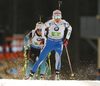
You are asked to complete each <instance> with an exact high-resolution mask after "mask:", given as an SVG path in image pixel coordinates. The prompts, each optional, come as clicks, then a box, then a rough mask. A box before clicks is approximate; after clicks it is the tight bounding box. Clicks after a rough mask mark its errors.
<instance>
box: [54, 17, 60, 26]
mask: <svg viewBox="0 0 100 86" xmlns="http://www.w3.org/2000/svg"><path fill="white" fill-rule="evenodd" d="M54 20H55V22H56V23H57V24H58V23H59V22H60V20H61V16H55V17H54Z"/></svg>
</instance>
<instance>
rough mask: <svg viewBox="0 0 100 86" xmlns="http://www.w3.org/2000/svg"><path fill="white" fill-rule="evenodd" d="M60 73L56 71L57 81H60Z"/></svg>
mask: <svg viewBox="0 0 100 86" xmlns="http://www.w3.org/2000/svg"><path fill="white" fill-rule="evenodd" d="M59 73H60V72H59V71H58V70H57V71H56V75H55V80H60V78H59Z"/></svg>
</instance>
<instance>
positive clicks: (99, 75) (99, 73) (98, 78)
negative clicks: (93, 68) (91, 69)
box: [96, 69, 100, 80]
mask: <svg viewBox="0 0 100 86" xmlns="http://www.w3.org/2000/svg"><path fill="white" fill-rule="evenodd" d="M96 80H100V69H98V70H97V79H96Z"/></svg>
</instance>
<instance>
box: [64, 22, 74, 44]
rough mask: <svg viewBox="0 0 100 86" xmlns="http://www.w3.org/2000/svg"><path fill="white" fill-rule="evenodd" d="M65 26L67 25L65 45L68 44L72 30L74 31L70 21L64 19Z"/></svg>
mask: <svg viewBox="0 0 100 86" xmlns="http://www.w3.org/2000/svg"><path fill="white" fill-rule="evenodd" d="M64 26H65V33H64V45H67V44H68V40H69V38H70V35H71V32H72V27H71V25H70V24H69V23H68V22H65V21H64Z"/></svg>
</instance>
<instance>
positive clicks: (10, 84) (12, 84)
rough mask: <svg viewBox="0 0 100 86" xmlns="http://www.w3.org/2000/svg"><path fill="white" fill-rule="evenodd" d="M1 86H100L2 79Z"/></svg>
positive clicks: (86, 82)
mask: <svg viewBox="0 0 100 86" xmlns="http://www.w3.org/2000/svg"><path fill="white" fill-rule="evenodd" d="M0 86H100V81H95V80H92V81H91V80H59V81H58V80H49V81H48V80H16V79H1V80H0Z"/></svg>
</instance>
